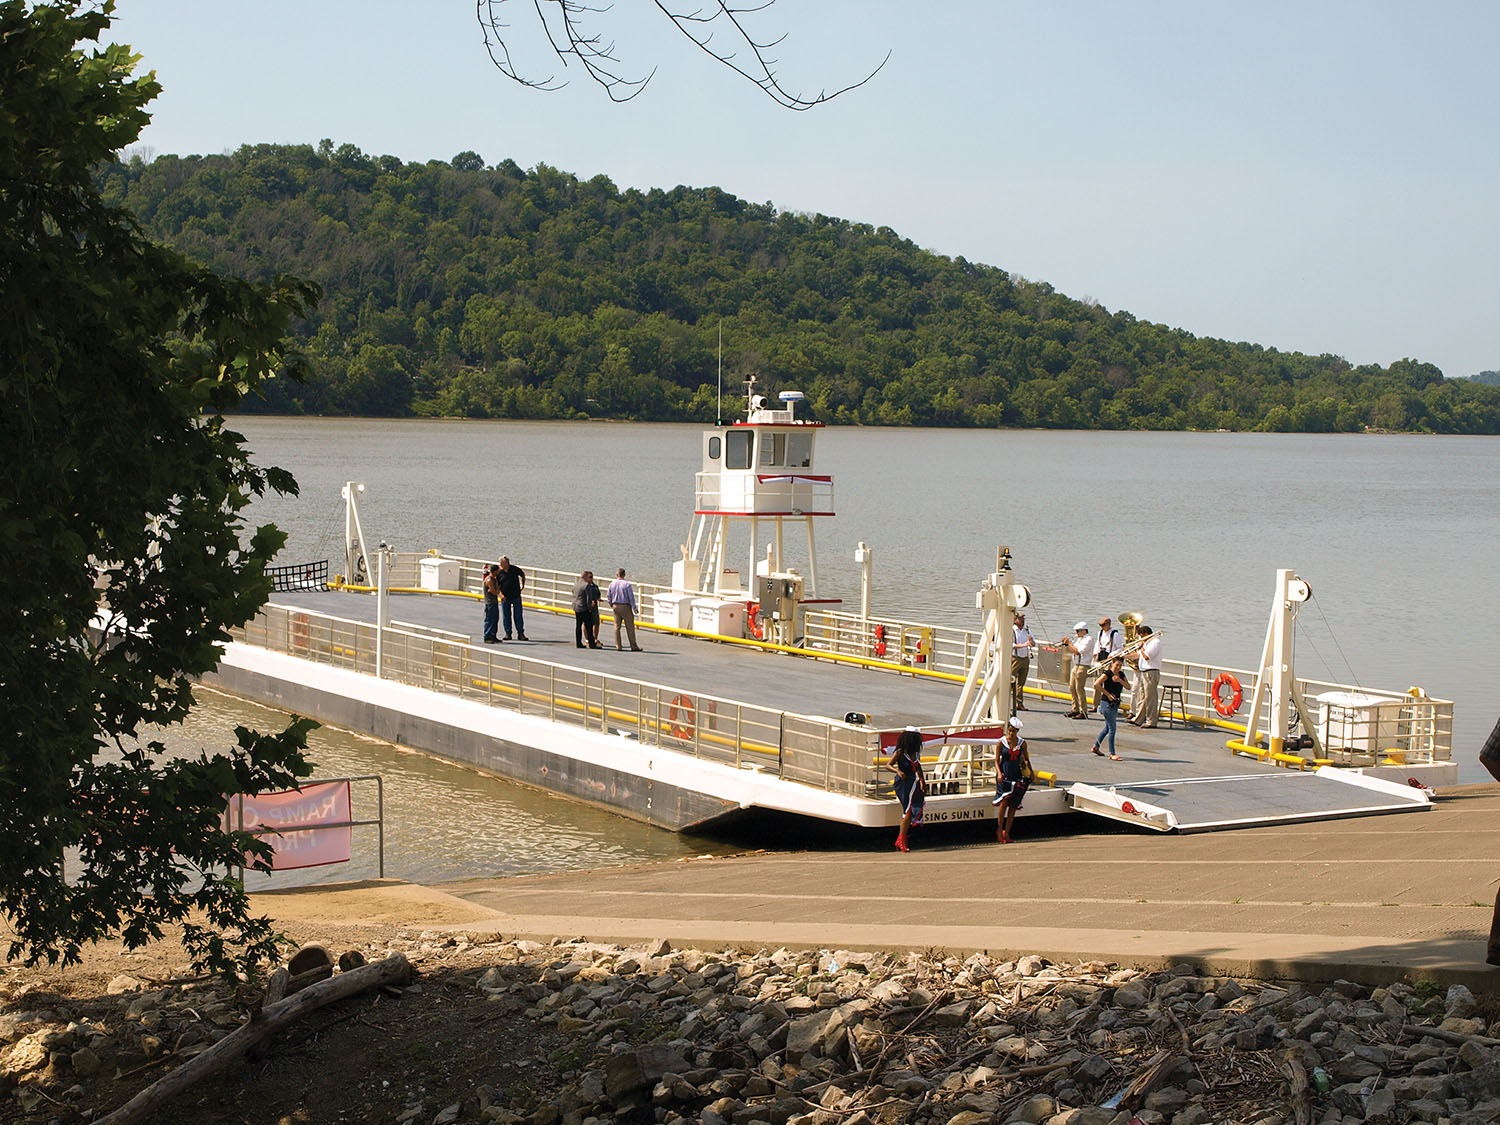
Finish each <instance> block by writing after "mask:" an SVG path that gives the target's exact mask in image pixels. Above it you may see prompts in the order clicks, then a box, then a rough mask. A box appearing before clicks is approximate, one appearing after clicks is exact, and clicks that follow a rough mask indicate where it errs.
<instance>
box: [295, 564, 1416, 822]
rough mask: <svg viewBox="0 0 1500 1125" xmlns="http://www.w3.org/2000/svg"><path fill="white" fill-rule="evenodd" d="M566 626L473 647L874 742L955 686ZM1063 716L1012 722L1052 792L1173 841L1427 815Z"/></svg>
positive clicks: (329, 596)
mask: <svg viewBox="0 0 1500 1125" xmlns="http://www.w3.org/2000/svg"><path fill="white" fill-rule="evenodd" d="M274 603H275V604H279V605H283V606H286V607H289V608H294V609H297V610H302V611H309V612H314V613H319V614H326V615H330V616H335V617H340V618H345V619H350V620H356V621H361V622H367V623H373V622H374V621H375V618H376V599H375V598H374V597H373V596H371V595H368V594H359V593H350V592H341V591H333V590H328V591H311V590H308V591H294V592H283V593H278V594H277V595H275V598H274ZM390 620H391V624H392V627H394V628H400V627H401V625H403V624H410V625H415V626H419V627H421V628H424V629H428V630H443V631H445V632H449V633H454V634H458V635H459V636H460V639H461V638H462V636H464V635H467V636H468V637H469V639H470V641H471V643H474V644H476V645H478V644H480V641H481V636H480V631H481V625H482V610H481V607H480V605H479V604H478V602H477V601H475V600H473V599H470V598H455V597H441V596H429V595H424V594H410V593H408V594H395V593H393V594H392V595H391V601H390ZM573 626H574V621H573V617H572V615H571V614H558V613H555V612H549V611H547V610H543V609H533V608H528V609H527V611H526V631H527V636H528V638H529V640H528V641H525V642H520V641H510V642H504V643H501V644H498V645H493V646H481V647H483V648H485V649H488V650H491V651H495V650H499V651H503V652H504V653H505V654H506V655H515V656H522V657H525V658H527V659H531V660H538V661H545V662H549V663H551V664H555V665H558V666H561V667H566V668H576V669H583V670H586V671H589V672H594V673H602V674H605V675H609V676H618V677H628V678H630V679H633V680H640V681H644V682H647V683H651V684H658V685H665V686H666V687H669V688H670V689H671V690H673V691H680V692H684V693H689V694H699V693H701V694H704V695H713V696H718V697H721V698H724V697H727V698H732V699H735V700H739V701H743V702H745V703H748V704H754V705H756V706H759V707H765V708H774V709H777V710H782V711H786V712H788V713H792V714H797V715H806V716H818V717H823V718H827V719H833V720H841V719H843V717H844V716H845V715H846V714H847V713H849V712H859V713H862V714H865V715H868V716H869V723H870V725H871V726H874V727H878V728H883V729H890V728H893V727H896V728H899V727H902V726H906V725H908V724H911V725H915V726H919V727H924V728H932V727H942V726H943V725H944V724H947V723H948V722H949V721H950V720H951V718H952V715H953V710H954V706H955V703H956V701H957V699H958V696H959V693H960V687H961V685H959V684H957V683H954V682H952V680H951V679H943V678H936V677H930V676H913V675H905V674H900V673H896V672H890V671H882V670H876V669H871V668H867V667H862V666H858V665H853V664H847V663H839V662H836V661H830V660H813V659H804V658H799V657H797V656H793V655H788V654H786V653H782V652H775V651H762V650H760V649H758V648H756V647H754V646H750V645H744V644H726V643H714V642H712V641H709V640H705V639H703V638H701V637H699V636H690V635H683V634H680V633H674V632H670V631H665V630H656V629H654V628H652V627H651V626H650V625H645V624H643V625H638V629H639V637H640V643H641V645H642V646H643V648H644V650H645V651H643V652H631V651H629V650H628V649H626V650H624V651H617V650H616V649H615V647H614V638H613V624H612V621H611V619H610V618H609V616H608V615H607V614H606V615H605V616H604V620H603V625H602V627H601V630H600V639H601V641H602V642H603V644H604V648H602V649H597V650H596V649H581V650H580V649H578V648H577V647H575V644H574V639H573V633H574V628H573ZM1067 710H1068V701H1067V699H1066V697H1064V696H1061V695H1060V693H1057V692H1051V691H1047V692H1044V691H1039V690H1037V689H1035V688H1032V689H1029V690H1028V695H1027V699H1026V711H1025V713H1024V714H1023V715H1022V716H1021V717H1022V718H1023V720H1024V723H1025V727H1024V730H1025V735H1026V738H1027V740H1028V742H1029V743H1030V747H1031V755H1032V760H1033V762H1034V764H1035V766H1036V768H1037V769H1038V770H1042V771H1047V772H1048V773H1051V774H1053V775H1055V779H1056V780H1055V785H1056V786H1057V787H1058V788H1060V789H1061V788H1064V787H1069V786H1074V785H1078V784H1082V785H1086V786H1097V787H1101V788H1105V789H1108V790H1112V791H1114V792H1115V793H1118V794H1120V795H1122V796H1125V797H1127V798H1129V799H1132V800H1134V801H1136V802H1138V803H1146V804H1150V805H1155V806H1158V807H1168V808H1171V809H1172V810H1173V812H1174V815H1175V816H1176V818H1177V821H1178V825H1177V826H1178V827H1179V829H1181V830H1192V829H1195V828H1199V829H1201V828H1218V827H1232V826H1238V825H1251V824H1265V823H1272V822H1276V821H1283V820H1298V819H1326V818H1330V817H1337V816H1353V815H1363V814H1368V813H1376V812H1390V811H1406V810H1408V809H1409V810H1411V811H1419V810H1422V809H1425V808H1427V807H1429V806H1428V805H1427V804H1425V803H1424V802H1411V801H1406V800H1404V799H1401V800H1395V801H1393V800H1392V799H1391V797H1390V796H1389V795H1388V794H1380V793H1376V792H1371V791H1369V790H1366V789H1363V788H1361V787H1359V786H1357V785H1353V784H1346V783H1340V782H1336V781H1329V780H1327V779H1321V780H1320V779H1319V778H1318V777H1317V775H1315V774H1314V773H1311V772H1308V773H1301V772H1298V771H1293V770H1287V769H1284V768H1279V767H1276V766H1271V765H1266V764H1264V763H1261V762H1258V761H1255V760H1253V759H1248V758H1245V757H1240V756H1236V755H1234V754H1232V753H1231V752H1230V751H1229V750H1228V749H1227V748H1226V746H1225V742H1226V737H1227V736H1226V733H1225V732H1224V731H1223V730H1220V729H1213V728H1204V727H1201V726H1197V725H1194V724H1178V725H1176V726H1172V727H1168V726H1166V725H1162V726H1159V727H1158V728H1156V729H1149V730H1148V729H1143V728H1138V727H1135V726H1132V725H1130V724H1129V723H1126V722H1124V721H1123V719H1122V721H1121V723H1120V727H1119V733H1118V752H1119V753H1120V755H1121V757H1122V758H1123V760H1122V761H1118V762H1115V761H1110V760H1108V759H1107V758H1103V757H1099V756H1095V755H1093V754H1091V753H1090V748H1091V746H1092V743H1093V740H1094V738H1095V736H1096V735H1097V734H1098V733H1099V732H1100V730H1101V728H1102V723H1101V722H1100V721H1098V720H1097V719H1091V720H1087V721H1079V720H1071V719H1068V718H1067V717H1066V712H1067ZM1025 811H1026V810H1025V809H1024V808H1023V812H1025Z"/></svg>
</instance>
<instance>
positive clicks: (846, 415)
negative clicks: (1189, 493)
mask: <svg viewBox="0 0 1500 1125" xmlns="http://www.w3.org/2000/svg"><path fill="white" fill-rule="evenodd" d="M99 178H100V183H101V187H102V190H103V193H104V196H105V198H106V199H107V200H109V201H110V202H113V203H116V204H120V205H123V206H125V207H128V208H129V209H130V210H132V211H133V212H134V213H135V214H136V215H137V216H138V218H139V220H140V222H141V223H142V224H143V226H144V227H145V229H146V231H147V232H148V233H149V234H150V235H151V236H153V237H154V238H156V239H158V240H160V241H162V242H165V243H167V244H169V245H171V246H174V247H176V248H178V249H179V250H182V251H184V252H185V253H187V254H189V255H190V256H192V257H195V258H197V259H199V260H201V261H202V262H204V263H205V264H208V265H210V266H212V267H214V268H215V269H219V270H223V271H227V272H230V273H234V274H238V275H241V276H244V277H247V278H252V279H255V280H266V279H269V278H270V277H272V276H273V275H275V274H278V273H291V274H296V275H299V276H301V277H304V278H307V279H310V280H313V281H316V282H318V283H319V284H320V285H322V286H323V288H324V290H325V293H326V296H325V299H324V301H323V304H322V306H321V307H320V309H319V311H318V313H317V314H316V315H315V316H314V317H313V318H312V320H311V321H310V322H308V324H307V325H306V326H305V330H304V331H305V345H306V348H307V350H308V352H309V354H310V356H311V358H312V360H313V363H314V366H315V369H316V370H317V371H318V372H319V373H320V377H319V378H318V379H316V380H315V381H314V382H313V383H312V384H310V385H305V386H297V385H293V384H290V383H285V384H279V383H273V384H272V385H271V386H270V387H269V389H268V390H267V391H266V393H265V397H264V400H263V407H264V409H267V410H270V411H275V412H287V413H298V412H309V413H320V414H374V415H392V416H400V415H408V414H418V415H462V416H474V417H510V418H572V417H585V416H609V417H617V418H633V419H657V420H696V421H704V420H709V421H711V420H712V419H713V416H714V401H715V394H716V385H717V369H716V362H717V361H716V349H717V340H718V332H719V327H720V322H721V321H722V323H723V332H724V382H725V388H726V397H731V396H733V395H734V394H735V393H736V392H737V390H738V384H739V380H740V379H741V378H742V377H743V375H744V374H745V373H747V372H756V373H758V374H759V375H760V377H761V380H762V385H763V386H764V387H765V388H766V389H767V390H768V391H770V392H772V393H774V392H775V391H776V390H778V389H781V388H787V387H794V388H797V389H800V390H802V391H805V392H806V393H807V396H808V400H809V402H810V405H811V410H812V414H813V416H814V417H816V418H818V419H819V420H821V421H825V422H832V423H873V424H886V425H890V424H919V425H934V426H997V425H1005V426H1044V427H1068V428H1091V427H1102V428H1110V429H1116V428H1129V427H1136V428H1153V429H1181V428H1198V429H1215V428H1223V429H1235V430H1241V429H1267V430H1305V431H1323V432H1326V431H1352V430H1360V429H1364V428H1367V427H1373V428H1378V429H1390V430H1408V429H1409V430H1424V431H1429V430H1430V431H1434V432H1439V433H1497V432H1500V388H1497V387H1488V386H1484V385H1481V384H1478V383H1475V382H1472V381H1469V380H1447V379H1444V378H1443V375H1442V373H1441V372H1440V371H1439V370H1438V369H1437V368H1436V367H1433V366H1432V365H1431V364H1425V363H1420V362H1415V361H1412V360H1401V361H1399V362H1397V363H1393V364H1392V365H1391V366H1390V367H1388V368H1381V367H1376V366H1361V367H1353V366H1351V365H1350V364H1348V363H1347V362H1345V361H1344V360H1343V359H1341V358H1339V357H1337V356H1332V355H1323V356H1306V355H1301V354H1297V353H1287V352H1280V351H1276V350H1275V349H1271V348H1264V347H1262V346H1260V345H1258V344H1248V343H1229V342H1226V341H1222V340H1214V339H1203V338H1198V337H1194V336H1192V335H1191V334H1189V333H1187V332H1182V331H1178V330H1175V329H1171V328H1167V327H1165V326H1163V325H1159V324H1152V323H1149V322H1146V321H1141V320H1137V319H1136V318H1135V317H1133V316H1131V315H1130V314H1129V313H1126V312H1114V313H1111V312H1108V311H1106V310H1105V309H1103V308H1101V307H1099V306H1098V305H1097V304H1094V303H1091V302H1084V301H1078V300H1073V299H1071V298H1068V297H1065V296H1063V295H1062V294H1060V293H1057V292H1055V291H1054V290H1053V289H1052V287H1051V286H1049V285H1047V284H1045V283H1042V282H1032V281H1027V280H1024V279H1022V278H1018V277H1014V276H1012V275H1010V274H1007V273H1006V272H1005V271H1004V270H1002V269H997V268H994V267H991V266H983V265H977V264H975V263H972V262H968V261H966V260H964V259H963V258H957V259H953V258H947V257H943V256H941V255H938V254H933V253H929V252H927V251H925V250H922V249H920V248H918V247H917V246H915V245H914V244H912V243H911V242H910V241H908V240H906V239H904V238H902V237H901V236H900V235H898V234H897V233H896V232H895V231H893V230H891V229H889V228H887V227H879V228H876V227H871V226H868V225H864V224H860V223H851V222H847V221H845V220H842V219H835V218H830V217H828V216H825V215H805V214H791V213H787V212H778V211H777V210H776V209H775V208H774V207H772V206H771V205H770V204H755V203H747V202H745V201H744V200H741V199H737V198H735V197H734V196H732V195H729V194H728V193H726V192H723V191H721V190H719V189H718V188H712V187H710V188H686V187H676V188H672V189H670V190H658V189H652V190H651V191H648V192H642V191H637V190H634V189H631V190H628V191H623V192H622V191H620V190H619V189H617V188H616V187H615V186H614V184H612V183H611V182H610V181H609V180H608V179H607V178H605V177H603V176H600V177H596V178H594V179H592V180H588V181H580V180H579V179H577V178H576V177H574V176H571V175H569V174H567V173H565V172H561V171H558V170H557V169H554V168H549V167H547V166H545V165H539V166H537V167H536V168H535V169H532V170H530V171H526V170H523V169H521V168H520V167H518V166H517V165H516V164H515V163H514V162H512V161H509V160H507V161H504V162H502V163H501V164H499V165H497V166H495V167H493V168H486V167H485V166H484V164H483V162H482V160H481V159H480V158H479V157H478V156H477V155H476V154H474V153H460V154H459V155H458V156H456V157H455V158H454V159H453V161H452V162H451V163H443V162H441V161H432V162H428V163H426V164H405V163H402V162H401V161H400V160H397V159H396V158H394V157H389V156H381V157H371V156H367V155H365V154H364V153H362V152H361V151H360V150H359V149H357V148H355V147H354V146H353V145H348V144H346V145H342V146H340V147H338V148H335V147H334V146H333V145H332V144H331V143H330V142H327V141H325V142H323V143H322V144H321V145H319V146H318V147H317V148H312V147H309V146H280V145H255V146H246V147H244V148H241V149H240V150H239V151H238V152H236V153H234V154H233V155H223V156H206V157H199V156H190V157H176V156H163V157H159V158H157V159H155V160H153V161H151V162H150V163H146V162H144V161H142V160H140V159H139V158H135V159H132V160H131V161H130V162H128V163H125V164H116V165H112V166H109V167H107V168H104V169H101V170H100V173H99Z"/></svg>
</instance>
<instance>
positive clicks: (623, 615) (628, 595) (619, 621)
mask: <svg viewBox="0 0 1500 1125" xmlns="http://www.w3.org/2000/svg"><path fill="white" fill-rule="evenodd" d="M604 596H605V597H606V598H608V599H609V608H610V610H611V611H612V612H613V613H614V615H615V648H617V649H622V646H621V645H620V626H621V625H623V626H625V632H626V634H627V635H628V636H629V637H630V651H631V652H640V651H641V646H640V645H638V644H636V643H635V615H636V614H637V613H638V612H640V608H641V607H640V603H639V602H638V601H637V600H636V596H635V587H634V586H632V585H631V584H630V583H629V582H627V581H625V568H624V567H623V566H622V567H621V568H620V569H619V570H617V571H615V580H614V581H613V582H611V583H610V584H609V590H608V591H607V592H606V593H605V595H604ZM622 651H623V649H622Z"/></svg>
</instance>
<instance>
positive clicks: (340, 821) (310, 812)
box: [224, 781, 354, 871]
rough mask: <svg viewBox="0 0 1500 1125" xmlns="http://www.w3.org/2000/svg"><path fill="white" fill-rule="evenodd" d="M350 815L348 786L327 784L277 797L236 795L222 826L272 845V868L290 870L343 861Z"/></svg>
mask: <svg viewBox="0 0 1500 1125" xmlns="http://www.w3.org/2000/svg"><path fill="white" fill-rule="evenodd" d="M352 813H353V805H352V802H351V801H350V799H349V783H348V782H347V781H327V782H322V783H320V784H317V785H305V786H303V787H302V788H301V789H287V790H283V791H282V792H279V793H259V794H256V795H254V796H250V795H245V794H240V795H236V796H234V797H232V798H230V803H229V808H228V809H227V810H225V813H224V827H225V830H226V831H239V830H242V831H245V832H254V833H255V834H256V835H257V836H259V837H260V838H261V839H262V840H264V841H265V842H266V843H267V844H269V845H270V846H271V853H272V855H271V868H272V870H274V871H291V870H293V869H294V868H298V867H321V866H323V865H325V864H329V863H348V862H349V853H350V833H351V829H350V825H349V822H350V821H351V820H353V819H354V817H353V815H352ZM247 859H248V857H247Z"/></svg>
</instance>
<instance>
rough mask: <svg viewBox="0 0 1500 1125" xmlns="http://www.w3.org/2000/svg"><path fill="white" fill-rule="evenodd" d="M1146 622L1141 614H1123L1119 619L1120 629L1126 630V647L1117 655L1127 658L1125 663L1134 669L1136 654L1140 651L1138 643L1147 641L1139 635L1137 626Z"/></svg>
mask: <svg viewBox="0 0 1500 1125" xmlns="http://www.w3.org/2000/svg"><path fill="white" fill-rule="evenodd" d="M1144 620H1145V618H1144V617H1142V616H1141V615H1140V614H1139V613H1122V614H1120V617H1119V622H1120V627H1121V628H1122V629H1124V630H1125V645H1124V647H1123V648H1121V649H1120V651H1119V653H1118V654H1117V655H1120V656H1123V657H1125V663H1126V664H1129V665H1130V666H1131V667H1132V668H1134V667H1135V661H1136V653H1137V652H1139V651H1140V645H1138V644H1137V643H1136V642H1137V641H1141V640H1144V639H1145V638H1144V637H1141V636H1138V635H1137V633H1136V626H1138V625H1139V624H1140V623H1141V622H1142V621H1144Z"/></svg>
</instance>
